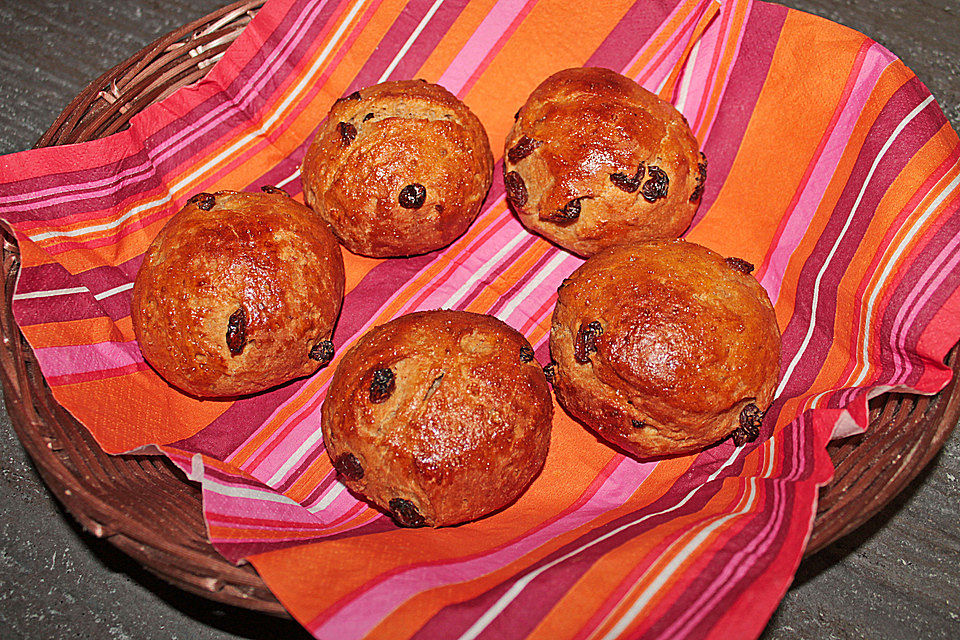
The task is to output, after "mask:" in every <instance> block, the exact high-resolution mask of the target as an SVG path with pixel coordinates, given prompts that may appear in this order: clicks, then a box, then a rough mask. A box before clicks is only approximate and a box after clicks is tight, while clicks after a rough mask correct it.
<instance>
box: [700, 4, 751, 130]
mask: <svg viewBox="0 0 960 640" xmlns="http://www.w3.org/2000/svg"><path fill="white" fill-rule="evenodd" d="M732 6H733V11H732V12H724V31H723V40H722V46H718V47H717V48H716V50H715V51H714V53H713V59H712V61H711V64H710V72H709V77H710V78H711V82H710V89H709V93H708V94H707V97H706V98H705V99H704V100H703V101H701V103H700V106H699V107H698V109H697V114H696V115H695V116H694V117H693V118H692V122H695V123H697V126H696V130H695V131H694V135H696V137H697V140H700V141H701V143H702V142H703V141H704V140H705V139H706V136H707V131H709V130H710V127H711V125H712V124H713V119H714V118H715V117H716V115H717V110H718V109H719V108H720V99H721V98H722V97H723V91H724V89H725V87H726V81H727V77H728V76H729V74H730V69H731V67H732V66H733V63H734V60H736V56H737V47H738V44H739V42H740V38H741V36H742V35H743V28H744V23H745V22H746V21H747V15H748V13H749V10H748V9H749V7H750V4H749V3H747V2H738V3H732ZM731 13H732V15H731Z"/></svg>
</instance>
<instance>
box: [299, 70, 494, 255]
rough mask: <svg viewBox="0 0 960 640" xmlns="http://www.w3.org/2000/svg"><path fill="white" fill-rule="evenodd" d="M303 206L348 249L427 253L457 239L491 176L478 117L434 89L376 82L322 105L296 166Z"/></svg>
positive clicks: (438, 88)
mask: <svg viewBox="0 0 960 640" xmlns="http://www.w3.org/2000/svg"><path fill="white" fill-rule="evenodd" d="M301 179H302V182H303V193H304V198H305V200H306V203H307V204H308V205H309V206H310V207H312V208H313V209H314V211H316V212H317V213H318V214H319V215H320V216H321V217H322V218H323V219H324V220H326V221H327V222H328V223H330V226H331V227H332V228H333V232H334V233H335V234H336V235H337V237H338V238H339V239H340V242H342V243H343V245H344V246H345V247H346V248H347V249H349V250H350V251H352V252H354V253H358V254H362V255H366V256H373V257H380V258H382V257H397V256H410V255H416V254H421V253H427V252H429V251H433V250H435V249H440V248H442V247H445V246H447V245H448V244H450V243H451V242H453V241H454V240H455V239H457V238H458V237H460V236H461V235H462V234H463V233H464V232H465V231H466V230H467V227H469V226H470V224H471V223H472V222H473V220H474V219H475V218H476V217H477V213H478V212H479V211H480V205H481V204H482V203H483V199H484V197H485V196H486V194H487V191H488V190H489V188H490V183H491V181H492V179H493V155H492V153H491V151H490V142H489V140H488V139H487V134H486V131H485V130H484V128H483V125H481V124H480V121H479V120H478V119H477V117H476V116H475V115H474V114H473V112H472V111H470V109H468V108H467V106H466V105H465V104H463V103H462V102H461V101H460V100H458V99H457V98H456V97H455V96H454V95H453V94H451V93H450V92H449V91H447V90H446V89H444V88H443V87H441V86H439V85H435V84H430V83H428V82H425V81H422V80H404V81H399V82H384V83H382V84H378V85H375V86H372V87H368V88H366V89H361V90H360V91H357V92H354V93H352V94H350V95H349V96H347V97H345V98H341V99H340V100H338V101H337V102H336V103H334V105H333V107H332V108H331V109H330V114H329V115H328V116H327V119H326V120H325V121H324V122H323V123H322V124H321V125H320V128H319V130H318V131H317V134H316V137H315V138H314V140H313V143H312V144H311V146H310V149H309V150H308V151H307V155H306V158H305V159H304V162H303V169H302V177H301Z"/></svg>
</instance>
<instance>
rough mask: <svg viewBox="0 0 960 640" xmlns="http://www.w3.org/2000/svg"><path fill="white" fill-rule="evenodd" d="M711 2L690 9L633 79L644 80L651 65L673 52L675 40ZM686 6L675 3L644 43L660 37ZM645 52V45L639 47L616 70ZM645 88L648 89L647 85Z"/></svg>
mask: <svg viewBox="0 0 960 640" xmlns="http://www.w3.org/2000/svg"><path fill="white" fill-rule="evenodd" d="M711 4H713V2H712V0H707V1H705V2H701V3H700V7H699V8H698V9H694V10H692V11H691V12H690V14H689V15H688V16H687V17H686V18H685V19H684V21H683V22H682V23H681V24H680V27H679V28H678V29H677V30H676V31H674V32H673V34H672V35H671V36H670V38H669V39H668V40H667V44H666V45H665V46H664V48H663V51H662V52H661V53H660V55H659V56H656V57H655V58H654V59H653V60H651V62H650V63H649V64H648V65H647V66H646V67H643V68H642V69H639V70H638V71H637V74H636V76H635V77H634V79H635V80H637V81H638V82H640V80H639V78H644V80H645V79H646V75H645V74H646V73H648V70H650V69H651V68H652V67H654V66H657V65H658V64H659V63H657V60H658V59H660V58H662V57H663V56H665V55H668V54H669V53H674V52H675V49H676V45H677V42H678V41H682V40H683V38H682V36H683V34H684V33H685V32H686V31H690V30H692V29H693V26H694V25H696V23H697V21H698V20H699V19H700V16H702V15H703V14H704V12H706V10H707V7H709V6H710V5H711ZM686 6H687V4H686V3H683V2H680V3H677V6H675V7H674V8H673V10H672V11H671V12H670V13H669V14H668V15H667V17H666V18H664V20H663V22H661V23H660V26H658V27H657V28H656V30H654V32H653V33H652V34H651V35H650V37H649V38H648V39H647V42H645V43H644V45H647V44H649V43H650V42H653V41H654V40H656V39H657V38H658V37H660V35H661V34H662V33H663V32H664V31H665V30H666V28H667V25H668V24H669V23H670V21H671V20H673V18H674V16H675V15H677V14H678V13H680V12H681V11H682V9H684V8H685V7H686ZM680 49H681V51H682V50H683V47H680ZM645 52H646V47H645V46H644V47H641V48H640V49H639V50H637V53H636V54H635V55H634V56H633V57H632V58H630V61H629V62H627V64H625V65H623V69H618V70H617V71H620V72H623V71H625V70H627V69H630V68H631V67H633V66H634V65H635V64H637V62H638V61H639V60H640V58H641V57H643V54H644V53H645ZM640 84H643V82H640ZM647 88H648V89H649V87H647Z"/></svg>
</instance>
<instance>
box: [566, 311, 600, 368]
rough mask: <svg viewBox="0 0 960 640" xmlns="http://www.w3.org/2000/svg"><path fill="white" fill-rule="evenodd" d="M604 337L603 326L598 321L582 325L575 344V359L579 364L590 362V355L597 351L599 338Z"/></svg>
mask: <svg viewBox="0 0 960 640" xmlns="http://www.w3.org/2000/svg"><path fill="white" fill-rule="evenodd" d="M601 335H603V325H601V324H600V323H599V322H597V321H596V320H594V321H592V322H588V323H587V324H585V325H584V324H582V325H580V329H579V330H578V331H577V338H576V340H574V342H573V359H574V360H576V361H577V363H578V364H587V363H588V362H590V354H591V353H595V352H596V350H597V338H598V337H600V336H601Z"/></svg>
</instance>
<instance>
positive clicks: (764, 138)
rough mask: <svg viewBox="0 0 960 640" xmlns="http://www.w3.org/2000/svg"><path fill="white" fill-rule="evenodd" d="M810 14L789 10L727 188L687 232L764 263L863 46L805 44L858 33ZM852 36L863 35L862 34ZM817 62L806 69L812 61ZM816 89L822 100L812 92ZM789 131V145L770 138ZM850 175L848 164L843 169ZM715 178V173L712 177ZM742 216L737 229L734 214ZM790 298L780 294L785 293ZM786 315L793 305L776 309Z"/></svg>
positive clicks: (715, 247)
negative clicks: (787, 150)
mask: <svg viewBox="0 0 960 640" xmlns="http://www.w3.org/2000/svg"><path fill="white" fill-rule="evenodd" d="M804 16H805V14H799V13H798V12H790V13H789V14H788V15H787V19H786V21H785V22H784V26H783V32H784V35H783V36H782V37H781V38H780V41H779V43H778V45H777V47H776V50H775V52H774V57H773V61H772V63H771V65H770V70H769V73H768V75H767V79H766V81H765V82H764V85H763V89H762V90H761V92H760V95H759V98H758V100H757V103H756V105H755V107H754V110H753V115H752V116H751V118H750V122H749V124H748V126H747V129H746V131H745V133H744V137H743V141H742V142H741V145H740V148H739V151H738V152H737V156H736V159H735V160H734V163H733V166H732V167H731V168H730V173H729V175H728V177H727V180H726V182H725V183H724V187H723V189H722V190H721V191H720V193H719V194H718V196H717V199H716V201H715V202H714V204H713V206H711V207H710V209H709V210H708V211H707V212H706V214H705V215H704V216H703V218H702V219H701V220H700V222H698V223H697V225H696V226H695V227H694V228H693V229H692V230H691V231H690V233H689V234H688V236H687V237H688V239H690V240H692V241H694V242H698V243H701V244H704V245H706V246H708V247H710V248H711V249H713V250H715V251H717V252H718V253H721V254H722V255H725V256H738V257H741V258H744V259H746V260H748V261H749V262H752V263H754V264H760V263H761V261H762V258H763V255H762V254H760V253H758V251H759V250H760V249H762V248H763V247H768V246H770V245H771V241H772V239H773V237H774V235H775V234H776V232H777V230H778V226H779V223H780V220H781V218H782V217H783V214H784V211H785V210H784V207H785V206H786V204H787V203H789V202H790V201H791V197H792V195H793V194H794V192H795V190H796V187H797V185H798V184H799V183H800V182H801V180H802V178H803V176H804V174H805V172H806V170H807V168H808V165H809V162H810V159H811V158H812V157H813V156H814V155H815V152H816V150H817V148H818V146H819V144H820V141H821V134H822V132H823V131H824V130H825V129H826V127H827V125H828V124H829V123H830V120H831V117H832V116H833V111H834V109H833V105H835V104H837V102H838V101H839V99H840V96H841V94H842V91H843V87H844V85H845V81H846V78H847V75H848V73H849V70H850V68H851V67H852V66H853V63H854V61H855V59H856V53H857V50H858V47H857V46H850V47H844V48H843V49H842V51H844V52H845V55H842V54H841V53H839V52H838V51H837V50H835V49H833V48H830V49H825V48H818V47H806V46H803V43H804V42H806V41H807V40H809V39H810V38H813V37H814V34H816V35H817V37H829V38H835V39H838V40H840V39H847V40H850V39H851V38H854V36H852V35H851V33H852V32H850V31H849V30H847V29H844V28H843V27H840V26H839V25H833V28H834V30H835V31H836V33H835V34H834V33H830V34H827V35H823V30H824V29H830V28H831V27H830V26H829V23H825V22H824V21H810V20H807V19H806V18H805V17H804ZM855 38H856V40H855V42H853V43H852V44H858V43H859V41H860V40H862V39H863V36H860V35H859V34H857V35H856V36H855ZM811 68H812V69H819V70H820V71H818V73H816V74H811V73H806V72H805V70H806V69H811ZM812 93H815V94H816V95H817V96H818V99H817V100H816V101H813V100H810V98H809V96H810V95H811V94H812ZM784 131H790V132H791V138H790V153H789V154H784V153H782V147H781V146H780V145H777V144H772V143H771V140H776V139H778V138H780V137H782V135H783V132H784ZM843 175H844V180H845V178H846V175H847V172H843ZM708 180H709V177H708ZM731 220H738V221H740V224H737V228H736V229H735V230H734V229H731V227H730V221H731ZM785 299H786V300H792V297H790V296H784V295H781V296H780V300H781V301H784V300H785ZM778 316H779V317H780V318H781V320H785V319H786V318H789V317H790V314H789V313H782V314H781V313H778Z"/></svg>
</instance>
